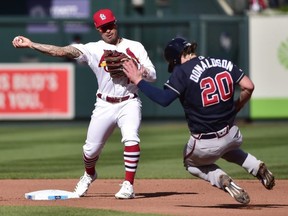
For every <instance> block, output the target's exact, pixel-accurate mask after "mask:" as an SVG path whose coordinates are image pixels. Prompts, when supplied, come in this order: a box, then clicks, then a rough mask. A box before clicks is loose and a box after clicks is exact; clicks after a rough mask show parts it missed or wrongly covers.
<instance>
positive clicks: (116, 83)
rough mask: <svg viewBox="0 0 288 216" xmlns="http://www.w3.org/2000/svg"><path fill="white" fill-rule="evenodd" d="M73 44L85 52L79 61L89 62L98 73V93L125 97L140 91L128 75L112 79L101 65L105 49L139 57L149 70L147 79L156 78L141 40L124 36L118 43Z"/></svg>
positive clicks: (153, 79) (135, 57) (96, 73)
mask: <svg viewBox="0 0 288 216" xmlns="http://www.w3.org/2000/svg"><path fill="white" fill-rule="evenodd" d="M71 46H74V47H75V48H77V49H79V50H80V51H81V52H82V53H83V55H81V56H80V57H78V58H77V59H76V60H77V61H78V62H87V63H88V65H89V66H90V67H91V69H92V70H93V72H94V74H95V75H96V77H97V81H98V91H97V93H101V94H103V95H105V96H110V97H123V96H127V95H131V94H134V93H135V94H137V92H138V88H137V86H136V85H134V84H132V83H131V82H129V80H128V79H127V78H126V77H124V78H123V77H122V78H116V79H113V80H112V78H111V77H110V74H109V73H107V72H106V71H105V70H104V67H101V63H102V61H103V54H104V50H117V51H118V52H123V53H125V54H126V55H127V56H129V57H131V58H134V59H137V60H138V62H140V64H141V65H143V66H144V67H145V68H146V71H147V72H148V76H147V77H146V78H145V80H146V81H149V82H153V81H155V80H156V71H155V67H154V65H153V64H152V62H151V60H150V59H149V57H148V54H147V52H146V50H145V48H144V47H143V45H142V44H141V43H140V42H137V41H133V40H128V39H125V38H122V40H121V42H120V43H119V44H117V45H113V44H108V43H106V42H104V41H103V40H100V41H97V42H90V43H87V44H72V45H71Z"/></svg>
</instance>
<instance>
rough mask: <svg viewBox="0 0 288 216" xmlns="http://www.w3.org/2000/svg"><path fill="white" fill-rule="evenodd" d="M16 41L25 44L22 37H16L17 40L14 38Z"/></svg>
mask: <svg viewBox="0 0 288 216" xmlns="http://www.w3.org/2000/svg"><path fill="white" fill-rule="evenodd" d="M14 40H17V41H18V42H20V43H22V42H23V40H22V39H21V38H20V37H18V36H17V37H15V38H14Z"/></svg>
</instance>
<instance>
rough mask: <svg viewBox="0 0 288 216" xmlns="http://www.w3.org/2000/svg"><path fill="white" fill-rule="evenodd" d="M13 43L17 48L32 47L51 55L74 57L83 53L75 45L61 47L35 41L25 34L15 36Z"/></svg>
mask: <svg viewBox="0 0 288 216" xmlns="http://www.w3.org/2000/svg"><path fill="white" fill-rule="evenodd" d="M12 44H13V46H14V47H15V48H31V49H34V50H37V51H39V52H41V53H44V54H46V55H50V56H57V57H66V58H72V59H73V58H77V57H79V56H80V55H81V52H80V51H79V50H78V49H76V48H75V47H73V46H64V47H59V46H54V45H50V44H40V43H35V42H33V41H31V40H30V39H28V38H26V37H23V36H17V37H15V38H14V40H13V41H12Z"/></svg>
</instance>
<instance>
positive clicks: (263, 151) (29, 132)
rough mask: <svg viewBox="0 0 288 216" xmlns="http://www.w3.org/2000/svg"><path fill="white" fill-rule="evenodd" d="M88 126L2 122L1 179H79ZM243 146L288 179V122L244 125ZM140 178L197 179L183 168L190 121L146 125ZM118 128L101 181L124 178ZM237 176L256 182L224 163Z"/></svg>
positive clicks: (103, 157)
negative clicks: (183, 156) (183, 152)
mask: <svg viewBox="0 0 288 216" xmlns="http://www.w3.org/2000/svg"><path fill="white" fill-rule="evenodd" d="M87 126H88V122H76V123H75V122H68V123H55V122H48V123H37V122H36V123H28V124H25V123H20V124H16V123H7V124H0V134H1V136H0V179H10V178H11V179H21V178H79V176H80V175H82V173H83V162H82V145H83V143H84V141H85V138H86V131H87ZM240 129H241V132H242V134H243V137H244V143H243V146H242V148H243V149H244V150H245V151H247V152H250V153H251V154H253V155H254V156H256V157H257V158H258V159H260V160H263V161H265V162H266V163H267V165H268V166H269V168H271V170H273V172H274V174H275V175H276V176H277V178H282V179H284V178H288V169H287V168H288V165H287V164H288V157H287V155H286V154H287V152H288V133H287V131H288V123H285V122H284V123H283V122H282V123H277V122H276V123H275V122H273V123H253V124H241V125H240ZM140 138H141V158H140V163H139V169H138V171H137V178H191V176H190V175H189V174H188V173H187V172H186V171H185V169H184V167H183V164H182V149H183V146H184V144H185V143H186V142H187V140H188V138H189V133H188V129H187V126H186V123H185V122H165V123H145V122H144V123H143V124H142V127H141V131H140ZM120 140H121V137H120V132H119V130H118V129H116V130H115V132H114V134H113V135H112V136H111V137H110V139H109V140H108V142H107V144H106V146H105V148H104V150H103V153H102V155H101V157H100V160H99V162H98V165H97V170H98V174H99V178H114V179H118V178H119V179H122V178H123V173H124V168H123V157H122V154H123V146H122V144H121V143H120ZM218 164H219V165H220V166H221V167H222V168H223V169H224V170H225V171H226V172H228V173H229V174H231V175H232V176H233V177H235V178H244V179H245V178H248V179H249V178H251V176H250V175H248V174H247V173H246V172H245V171H244V170H243V169H242V168H241V167H238V166H236V165H234V164H229V163H227V162H226V161H223V160H220V161H219V163H218Z"/></svg>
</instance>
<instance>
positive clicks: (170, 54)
mask: <svg viewBox="0 0 288 216" xmlns="http://www.w3.org/2000/svg"><path fill="white" fill-rule="evenodd" d="M190 45H191V44H190V43H188V42H187V41H186V40H185V39H183V38H180V37H177V38H173V39H172V40H171V41H170V42H169V43H168V44H167V45H166V47H165V50H164V57H165V59H166V61H167V62H168V63H169V64H168V72H169V73H171V72H172V71H173V68H174V67H175V65H178V64H181V52H182V51H183V50H184V48H185V47H187V46H190Z"/></svg>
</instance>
